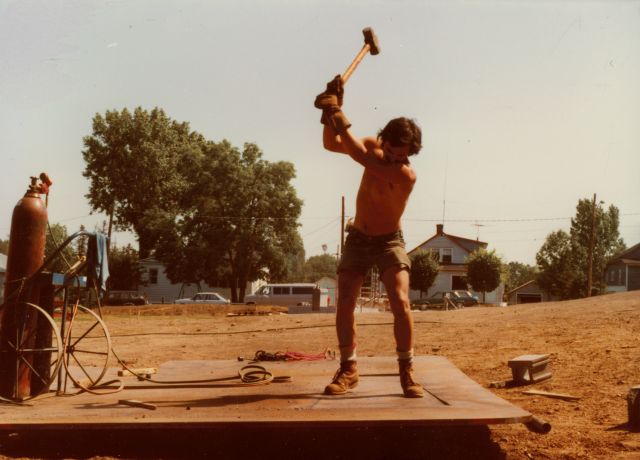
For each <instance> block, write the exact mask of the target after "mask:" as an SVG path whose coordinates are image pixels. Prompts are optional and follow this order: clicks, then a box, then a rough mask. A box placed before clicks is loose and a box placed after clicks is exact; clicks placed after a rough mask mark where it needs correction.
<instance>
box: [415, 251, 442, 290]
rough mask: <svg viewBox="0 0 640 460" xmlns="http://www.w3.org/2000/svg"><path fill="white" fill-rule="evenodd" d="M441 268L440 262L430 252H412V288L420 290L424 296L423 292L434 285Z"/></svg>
mask: <svg viewBox="0 0 640 460" xmlns="http://www.w3.org/2000/svg"><path fill="white" fill-rule="evenodd" d="M439 270H440V264H439V263H438V261H437V260H436V259H435V258H434V257H433V255H432V254H431V253H430V252H427V251H422V250H420V251H416V252H414V253H413V254H411V274H410V276H409V285H410V286H411V289H415V290H417V291H420V298H422V293H423V292H426V291H428V290H429V288H430V287H431V286H432V285H433V282H434V281H435V280H436V276H438V271H439Z"/></svg>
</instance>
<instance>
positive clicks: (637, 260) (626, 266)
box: [605, 243, 640, 292]
mask: <svg viewBox="0 0 640 460" xmlns="http://www.w3.org/2000/svg"><path fill="white" fill-rule="evenodd" d="M605 282H606V284H607V292H621V291H635V290H638V289H640V243H638V244H636V245H635V246H633V247H632V248H629V249H627V250H626V251H622V252H621V253H620V254H618V255H616V256H615V257H613V258H612V259H611V260H610V261H609V263H608V264H607V268H606V270H605Z"/></svg>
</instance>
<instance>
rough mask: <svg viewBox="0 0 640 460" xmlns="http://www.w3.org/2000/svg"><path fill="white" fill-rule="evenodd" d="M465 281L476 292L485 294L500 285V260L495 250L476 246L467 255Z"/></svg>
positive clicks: (483, 297)
mask: <svg viewBox="0 0 640 460" xmlns="http://www.w3.org/2000/svg"><path fill="white" fill-rule="evenodd" d="M466 262H467V282H468V283H469V284H470V285H471V287H472V288H473V289H474V290H475V291H478V292H482V301H483V302H484V300H485V294H486V293H487V292H491V291H493V290H494V289H496V288H497V287H498V286H500V275H501V271H502V260H501V259H500V257H499V256H497V255H496V253H495V251H487V250H486V249H484V248H478V249H476V250H475V251H473V252H472V253H471V254H469V256H468V257H467V261H466Z"/></svg>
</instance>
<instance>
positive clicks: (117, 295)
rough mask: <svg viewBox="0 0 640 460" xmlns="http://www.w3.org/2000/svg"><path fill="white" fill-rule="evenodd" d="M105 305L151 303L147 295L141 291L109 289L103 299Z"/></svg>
mask: <svg viewBox="0 0 640 460" xmlns="http://www.w3.org/2000/svg"><path fill="white" fill-rule="evenodd" d="M103 304H104V305H110V306H116V305H124V306H128V305H149V300H148V299H147V296H146V295H145V294H144V293H142V292H139V291H109V292H107V295H106V297H105V298H104V301H103Z"/></svg>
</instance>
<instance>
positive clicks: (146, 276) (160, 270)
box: [140, 257, 264, 303]
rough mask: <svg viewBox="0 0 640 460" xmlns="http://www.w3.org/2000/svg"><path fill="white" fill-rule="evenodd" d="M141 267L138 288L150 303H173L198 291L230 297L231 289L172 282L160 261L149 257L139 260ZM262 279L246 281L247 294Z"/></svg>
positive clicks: (259, 283) (256, 286)
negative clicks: (140, 282) (140, 281)
mask: <svg viewBox="0 0 640 460" xmlns="http://www.w3.org/2000/svg"><path fill="white" fill-rule="evenodd" d="M140 265H141V267H142V280H143V281H144V283H145V285H144V286H142V287H141V288H140V290H141V291H142V292H144V293H145V294H146V295H147V299H149V301H150V302H151V303H173V302H174V301H175V300H176V299H182V298H185V297H193V296H194V295H195V294H197V293H198V292H211V291H215V292H217V293H219V294H220V295H222V296H223V297H226V298H227V299H231V289H229V288H222V287H216V286H209V285H208V284H206V283H199V284H197V283H191V284H189V283H172V282H171V281H170V280H169V278H167V274H166V273H165V267H164V265H163V264H162V262H160V261H158V260H156V259H154V258H152V257H150V258H147V259H142V260H140ZM262 284H264V281H256V282H253V283H247V294H249V293H251V292H254V291H255V290H257V289H258V288H259V287H260V285H262Z"/></svg>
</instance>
